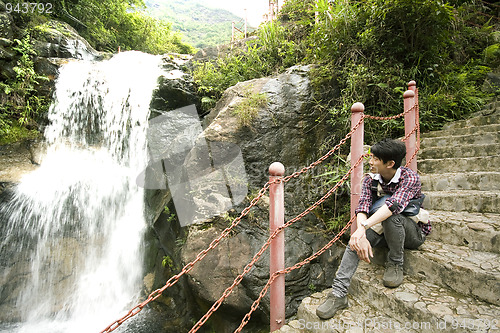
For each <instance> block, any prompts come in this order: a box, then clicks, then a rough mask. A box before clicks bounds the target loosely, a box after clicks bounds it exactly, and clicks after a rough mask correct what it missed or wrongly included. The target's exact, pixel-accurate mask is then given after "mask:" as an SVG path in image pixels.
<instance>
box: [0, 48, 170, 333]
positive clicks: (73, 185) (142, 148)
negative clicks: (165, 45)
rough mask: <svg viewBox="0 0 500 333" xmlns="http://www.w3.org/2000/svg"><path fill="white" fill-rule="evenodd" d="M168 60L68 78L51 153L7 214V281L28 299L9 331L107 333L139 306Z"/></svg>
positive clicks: (67, 71)
mask: <svg viewBox="0 0 500 333" xmlns="http://www.w3.org/2000/svg"><path fill="white" fill-rule="evenodd" d="M160 61H161V59H160V57H156V56H151V55H147V54H143V53H140V52H124V53H120V54H118V55H116V56H114V57H113V58H112V59H110V60H108V61H103V62H85V61H75V62H70V63H68V64H66V65H64V66H63V67H62V68H61V69H60V76H59V78H58V80H57V83H56V92H55V101H54V103H53V105H52V106H51V108H50V111H49V120H50V125H49V126H48V127H47V129H46V132H45V137H46V140H47V143H48V145H49V146H48V149H47V154H46V156H45V157H44V159H43V161H42V164H41V165H40V167H39V168H38V169H37V170H36V171H34V172H32V173H30V174H28V175H26V176H25V177H24V178H23V179H22V181H21V183H20V184H19V185H18V186H17V188H16V190H15V194H14V198H13V200H11V201H10V202H9V204H8V205H6V206H4V207H2V208H1V210H2V213H3V215H4V216H7V217H6V222H4V226H3V231H2V238H3V239H2V241H1V243H0V245H1V247H0V251H2V253H0V258H2V268H4V269H3V272H1V273H0V282H2V281H3V282H4V283H6V284H7V283H10V282H15V283H22V284H21V285H20V286H18V287H17V288H19V287H20V288H22V289H21V290H22V291H21V292H20V293H19V296H18V297H17V300H16V304H15V308H16V309H15V310H13V311H14V312H15V316H16V317H19V318H20V321H18V322H17V323H15V324H13V325H11V326H10V328H3V329H2V328H0V331H4V332H12V333H14V332H16V333H21V332H37V333H44V332H46V333H49V332H50V333H59V332H60V333H63V332H98V331H100V330H102V329H104V328H105V327H106V326H107V325H108V324H110V321H111V322H112V321H113V320H115V319H117V317H120V316H121V315H123V314H124V311H126V310H128V308H129V307H130V306H132V305H135V304H136V302H137V297H138V296H139V295H138V292H140V290H141V276H142V262H143V251H142V250H143V249H142V241H143V236H144V230H145V226H146V223H145V218H144V191H143V189H142V188H140V187H138V186H137V185H136V178H137V175H138V174H140V173H141V171H143V170H144V168H145V167H146V165H147V159H148V156H147V151H146V144H147V143H146V130H147V124H148V117H149V103H150V100H151V94H152V91H153V90H154V88H155V87H156V85H157V78H158V75H159V74H160V67H159V65H160ZM4 219H5V217H4ZM19 281H20V282H19ZM1 288H2V286H1V285H0V291H1Z"/></svg>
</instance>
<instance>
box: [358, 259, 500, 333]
mask: <svg viewBox="0 0 500 333" xmlns="http://www.w3.org/2000/svg"><path fill="white" fill-rule="evenodd" d="M383 273H384V268H383V267H382V266H378V265H369V264H366V263H364V262H362V263H361V264H360V266H359V268H358V271H357V272H356V274H355V275H354V278H353V280H352V284H351V293H352V294H353V296H354V297H355V298H356V299H357V300H358V302H360V303H362V304H363V303H366V304H370V305H371V306H373V307H375V308H378V309H382V310H383V311H384V313H385V314H386V315H388V316H390V317H392V318H396V319H398V321H401V322H405V323H409V324H410V326H412V325H416V326H415V327H417V326H418V331H420V332H488V331H489V329H488V326H490V327H491V326H492V323H493V324H496V323H497V322H496V321H495V320H496V319H497V318H499V315H500V307H498V306H496V305H493V304H488V303H486V302H482V301H480V300H477V299H475V298H473V297H469V296H463V295H460V294H457V293H456V292H453V291H450V289H448V288H444V287H440V286H438V285H436V284H433V283H431V282H429V281H428V278H427V277H425V276H419V275H416V276H405V277H404V281H403V284H402V285H401V286H399V287H398V288H395V289H388V288H386V287H384V286H383V285H382V276H383ZM462 323H463V324H465V325H463V326H465V327H460V326H461V324H462ZM467 323H470V325H469V326H467V325H466V324H467ZM488 324H489V325H488ZM496 326H498V325H496Z"/></svg>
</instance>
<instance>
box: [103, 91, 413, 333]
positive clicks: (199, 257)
mask: <svg viewBox="0 0 500 333" xmlns="http://www.w3.org/2000/svg"><path fill="white" fill-rule="evenodd" d="M417 92H418V91H416V94H417ZM416 96H417V95H416ZM414 108H415V109H416V126H415V128H414V129H413V130H412V132H410V133H409V134H408V135H407V137H409V136H410V135H411V134H413V133H414V132H415V131H417V138H418V140H417V149H416V151H415V153H414V154H413V156H412V157H411V159H410V160H409V161H408V162H407V165H408V164H409V162H410V161H411V160H412V159H413V158H414V157H415V156H416V154H417V152H418V150H419V148H420V141H419V140H420V124H419V121H418V111H419V110H418V103H417V104H415V105H414V106H413V107H412V108H409V109H408V110H405V111H404V112H402V113H400V114H398V115H395V116H390V117H377V116H371V115H366V114H363V115H362V116H361V119H360V120H359V121H358V122H357V123H356V125H354V126H353V127H352V128H351V130H350V131H349V133H347V135H346V136H345V137H344V138H343V139H342V140H340V141H339V143H338V144H337V145H336V146H335V147H333V148H332V149H331V150H329V151H328V152H327V153H326V154H325V155H323V156H322V157H320V158H319V159H318V160H316V161H315V162H313V163H311V164H310V165H308V166H307V167H304V168H302V169H301V170H299V171H296V172H294V173H292V174H290V175H288V176H286V177H282V178H278V179H277V180H276V181H277V182H284V183H286V182H288V181H289V180H290V179H292V178H297V177H298V176H300V175H301V174H303V173H305V172H307V171H309V170H311V169H313V168H314V167H316V166H317V165H318V164H320V163H322V162H323V161H324V160H326V159H327V158H328V157H330V156H331V155H333V153H334V152H335V151H337V150H338V149H339V148H340V147H341V146H342V145H343V144H345V143H346V142H347V140H348V139H349V138H350V137H351V136H352V134H353V133H354V132H355V131H356V130H357V129H358V128H359V127H360V126H361V124H362V123H363V121H364V119H365V118H368V119H375V120H390V119H397V118H400V117H402V116H404V115H405V114H406V113H408V112H410V111H411V110H412V109H414ZM407 137H405V138H404V139H403V141H405V140H406V139H407ZM364 157H365V155H362V156H361V157H360V159H359V160H358V161H357V162H356V164H355V165H353V166H352V167H351V168H350V169H349V171H348V173H347V174H346V175H344V177H342V179H341V180H340V181H339V182H338V183H337V184H336V185H335V186H334V187H333V188H332V189H330V191H328V192H327V194H325V195H324V196H323V197H322V198H321V199H320V200H318V201H317V202H316V203H315V204H313V205H311V206H310V207H309V208H307V209H306V210H305V211H303V212H302V213H301V214H299V215H297V216H296V217H295V218H293V219H292V220H290V221H289V222H287V223H286V224H285V225H283V226H281V227H279V228H278V229H276V230H275V232H274V233H273V234H272V235H271V236H270V237H269V238H268V240H267V242H266V243H265V244H264V246H263V247H262V248H261V250H260V251H259V252H257V253H256V254H255V256H254V258H253V259H252V261H251V262H250V263H249V264H247V266H245V269H244V271H243V273H242V274H240V275H238V277H237V278H236V279H235V280H234V282H233V285H231V286H230V287H228V288H227V289H226V290H225V291H224V293H223V295H222V296H221V298H219V300H218V301H217V302H215V303H214V305H213V306H212V308H211V309H210V310H209V311H208V312H207V313H206V314H205V316H203V317H202V318H201V319H200V320H199V321H198V323H197V324H196V325H195V326H194V327H193V328H192V329H191V331H190V333H191V332H193V333H194V332H196V331H197V330H198V329H199V328H200V327H201V326H202V325H203V324H204V323H205V322H206V320H208V318H209V317H210V316H211V314H212V313H213V312H215V311H216V310H217V309H218V308H219V307H220V305H221V304H222V302H223V301H224V299H226V298H227V297H228V296H229V295H230V294H231V293H232V290H233V289H234V288H235V287H236V286H237V285H238V284H239V283H240V282H241V280H242V278H243V276H244V275H245V274H246V273H248V272H249V271H250V269H251V267H252V266H253V265H254V264H255V262H256V261H257V260H258V259H259V258H260V256H262V254H263V253H264V251H265V250H266V249H267V248H268V247H269V245H270V242H271V241H272V240H273V239H274V238H275V237H276V235H277V234H278V233H279V232H280V231H282V230H283V229H285V228H287V227H288V226H290V225H291V224H293V223H294V222H296V221H298V220H300V219H301V218H302V217H304V216H305V215H307V214H309V213H310V212H311V211H312V210H313V209H315V208H316V207H317V206H319V205H320V204H321V203H322V202H324V201H325V200H326V199H327V198H328V197H330V196H331V194H332V193H334V192H335V191H336V190H337V188H338V187H339V186H340V185H341V184H342V183H343V182H344V181H345V180H346V179H347V177H348V176H349V175H350V174H351V173H352V170H354V168H355V167H356V166H358V165H359V164H360V163H361V161H362V160H363V158H364ZM272 183H273V182H271V181H269V182H267V183H266V184H265V185H264V186H263V187H262V188H261V189H260V191H259V192H258V195H257V196H256V197H255V198H254V199H253V200H252V201H251V202H250V204H249V206H247V207H246V208H245V209H243V211H242V212H241V214H240V215H239V216H238V217H237V218H235V219H234V220H233V221H232V223H231V225H230V226H229V227H227V228H226V229H224V230H223V231H222V233H221V234H220V236H219V237H217V238H216V239H214V240H213V241H212V242H211V243H210V245H209V246H208V247H207V248H206V249H205V250H203V251H201V252H200V253H198V255H197V256H196V258H195V259H194V260H193V261H191V262H189V263H188V264H186V265H185V266H184V267H183V269H182V270H181V271H180V272H179V273H178V274H176V275H174V276H172V277H171V278H170V279H169V280H168V281H167V282H166V284H165V285H164V286H163V287H162V288H160V289H157V290H155V291H153V292H152V293H151V294H150V295H149V296H148V298H147V299H146V300H145V301H143V302H141V303H139V304H138V305H136V306H135V307H134V308H132V309H131V310H130V311H129V312H128V313H127V314H126V315H124V316H123V317H121V318H120V319H118V320H116V321H114V322H113V323H112V324H110V325H109V326H108V327H106V328H105V329H104V330H103V331H101V333H108V332H112V331H114V330H115V329H117V328H118V327H119V326H120V325H121V324H123V323H124V322H125V321H126V320H128V319H130V318H131V317H133V316H135V315H136V314H138V313H139V312H140V311H141V310H142V309H143V308H144V307H145V306H146V305H147V304H149V303H150V302H152V301H155V300H156V299H158V298H159V297H160V296H161V294H162V293H163V292H164V291H165V290H166V289H167V288H169V287H171V286H173V285H174V284H176V283H177V282H178V281H179V279H180V278H181V276H182V275H184V274H186V273H189V272H190V271H191V270H192V269H193V267H194V265H195V264H196V263H197V262H199V261H201V260H202V259H203V258H205V257H206V255H207V254H208V252H209V251H210V250H212V249H214V248H215V247H217V245H218V244H219V243H220V241H221V240H222V239H223V238H226V237H227V236H228V235H229V234H230V232H231V231H232V229H233V228H234V227H236V226H237V225H238V224H239V223H240V221H241V219H242V218H243V217H244V216H246V215H247V214H248V213H249V211H250V209H251V208H252V207H253V206H255V205H256V204H257V202H258V201H259V200H260V199H261V198H262V197H263V196H264V194H265V193H266V191H267V190H268V189H269V187H270V185H271V184H272ZM352 220H353V219H351V221H349V223H348V224H347V225H346V226H345V227H344V229H342V231H341V233H339V234H338V235H337V237H335V238H334V239H333V240H332V241H331V242H330V243H328V244H330V245H329V246H328V247H330V246H331V245H332V244H333V243H334V242H335V241H336V240H337V239H338V238H340V236H341V235H342V234H343V233H344V232H345V230H347V227H348V226H349V225H351V223H352ZM328 244H327V245H328ZM328 247H326V248H324V250H323V249H322V250H323V251H321V250H320V251H321V253H323V252H324V251H325V250H326V249H327V248H328ZM320 251H319V252H318V253H317V255H316V256H315V257H314V258H316V257H317V256H319V255H320V254H321V253H320ZM310 258H311V259H310ZM310 258H308V259H309V261H311V260H313V259H314V258H312V257H310ZM308 259H306V260H304V261H303V262H301V263H299V264H301V265H300V266H297V265H299V264H296V265H295V266H292V267H289V268H287V269H286V270H284V271H280V272H276V273H275V274H273V276H272V277H271V278H270V279H269V281H268V284H266V287H265V288H264V289H263V290H262V292H264V294H263V295H262V296H261V297H259V299H258V300H257V301H258V302H260V300H261V299H262V297H264V295H265V294H266V293H267V289H268V288H269V285H270V284H271V283H272V281H274V279H276V277H277V276H278V275H279V274H283V273H284V274H286V273H288V272H290V271H292V270H293V269H296V268H299V267H301V266H303V265H305V264H306V263H307V262H309V261H308ZM296 266H297V267H296ZM294 267H296V268H294ZM287 270H289V271H288V272H286V271H287ZM271 279H272V280H271ZM262 292H261V294H262ZM257 301H256V302H257ZM258 302H257V305H256V306H255V308H254V306H253V305H252V310H251V312H253V311H255V309H256V308H257V306H258ZM254 303H255V302H254ZM251 312H250V313H249V314H247V316H248V319H247V322H248V320H249V318H250V314H251ZM245 318H246V316H245ZM244 320H245V319H244ZM242 324H243V322H242ZM245 325H246V323H244V324H243V326H245ZM243 326H241V328H243ZM241 328H238V330H237V332H239V331H241ZM235 332H236V331H235Z"/></svg>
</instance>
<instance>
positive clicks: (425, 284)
mask: <svg viewBox="0 0 500 333" xmlns="http://www.w3.org/2000/svg"><path fill="white" fill-rule="evenodd" d="M418 156H419V161H418V168H419V172H420V175H421V180H422V185H423V190H424V193H425V194H426V195H427V198H426V201H425V203H424V205H425V207H426V208H427V209H429V210H430V212H431V220H432V225H433V231H432V233H431V235H429V237H428V238H427V240H426V242H425V243H424V244H423V245H422V246H421V247H420V248H419V249H418V250H413V251H410V250H406V251H405V267H404V270H405V278H404V282H403V284H402V285H401V286H400V287H398V288H395V289H389V288H385V287H384V286H383V285H382V275H383V272H384V268H383V266H382V265H383V262H384V258H385V254H386V251H384V250H378V249H377V251H376V253H375V258H374V260H373V262H374V264H372V265H370V264H366V263H364V262H361V263H360V265H359V268H358V270H357V272H356V274H355V275H354V278H353V281H352V284H351V289H350V294H349V302H350V306H349V307H348V308H347V309H345V310H343V311H342V312H341V313H338V314H337V315H336V316H335V317H334V318H332V319H330V320H328V321H322V320H320V319H319V318H318V317H317V316H316V314H315V311H316V307H317V306H318V305H319V304H321V303H322V302H323V300H324V299H325V298H326V296H327V295H328V293H329V292H330V291H331V290H330V289H327V290H324V291H323V292H320V293H315V294H313V295H311V296H310V297H307V298H305V299H304V300H303V302H302V304H301V305H300V307H299V309H298V312H297V315H296V317H295V318H292V319H293V320H290V321H289V322H288V324H287V325H285V326H284V327H283V328H282V329H281V330H280V332H349V333H351V332H500V171H499V170H498V166H500V102H498V101H497V102H493V103H491V104H490V105H488V107H487V108H485V109H484V110H483V111H481V112H479V113H477V114H475V115H474V117H472V118H470V119H467V120H461V121H456V122H454V123H451V124H448V125H447V126H445V127H444V128H443V129H442V130H440V131H435V132H431V133H426V134H425V135H423V136H422V143H421V151H420V153H419V155H418ZM332 278H333V277H332Z"/></svg>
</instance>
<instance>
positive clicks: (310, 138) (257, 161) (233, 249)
mask: <svg viewBox="0 0 500 333" xmlns="http://www.w3.org/2000/svg"><path fill="white" fill-rule="evenodd" d="M309 70H310V68H309V67H307V66H296V67H292V68H290V69H289V70H287V71H286V72H285V73H283V74H281V75H278V76H276V77H268V78H262V79H256V80H251V81H248V82H242V83H238V84H237V85H236V86H234V87H231V88H229V89H228V90H226V92H225V93H224V95H223V97H222V99H221V100H220V101H219V103H218V104H217V106H216V107H215V108H214V109H213V110H212V112H211V113H210V114H209V115H208V116H207V117H206V118H205V119H204V131H203V136H204V139H206V140H207V142H209V144H214V143H232V144H234V145H236V146H238V147H239V149H240V150H241V154H242V156H243V160H244V164H245V169H246V179H247V183H248V188H249V189H248V193H255V191H256V190H258V189H260V188H261V187H262V186H263V185H264V183H265V182H266V181H267V180H268V177H269V175H268V171H267V170H268V168H269V165H270V164H271V163H272V162H275V161H280V162H282V163H283V164H284V165H285V168H286V172H285V174H286V175H287V174H290V173H292V172H293V171H295V170H297V169H299V168H302V167H303V166H306V165H308V164H309V163H310V162H312V161H313V160H315V156H314V154H315V152H317V151H318V146H319V144H320V143H321V142H322V138H323V137H324V135H325V133H326V131H325V129H324V127H323V126H322V125H321V124H320V125H317V123H316V122H315V119H317V118H318V116H319V115H318V114H317V113H316V112H317V111H314V110H312V108H311V104H312V103H311V102H312V98H313V91H312V89H311V87H310V82H309V77H308V72H309ZM259 94H261V95H263V96H265V99H266V103H264V105H259V106H257V114H256V116H255V118H254V119H253V120H252V121H251V123H250V125H247V126H243V125H242V124H241V123H240V122H239V121H238V115H236V114H235V111H234V110H235V109H236V108H237V107H238V105H239V104H241V103H245V101H247V100H249V99H251V98H252V96H255V95H259ZM249 108H250V107H249ZM306 179H307V177H306ZM309 182H312V181H311V180H310V179H309ZM309 185H311V184H309ZM307 186H308V184H307V180H304V177H302V179H301V180H300V181H290V182H289V183H287V184H285V198H286V199H285V200H286V201H285V207H286V208H285V210H286V211H285V220H286V221H288V220H289V219H291V218H292V217H294V216H295V215H297V214H298V213H299V212H301V211H303V209H304V208H305V207H307V206H309V205H310V204H311V203H312V202H314V201H315V200H314V201H313V200H312V199H311V198H313V197H314V198H315V199H316V200H317V199H318V198H319V197H316V193H313V194H309V196H308V194H307V193H304V191H305V190H304V188H306V187H307ZM268 201H269V198H268V197H267V196H265V197H264V198H262V199H261V201H259V203H258V204H257V205H256V206H255V207H253V208H252V209H251V210H250V214H249V216H247V217H245V218H243V219H242V221H241V222H240V224H239V225H238V226H237V227H235V228H234V229H233V231H232V232H231V234H230V236H229V237H228V239H223V240H222V241H221V242H220V244H219V246H218V247H217V248H215V249H213V250H212V251H210V252H209V253H208V255H207V256H206V257H205V258H204V259H203V260H202V261H201V262H199V263H198V264H197V265H196V266H195V267H194V268H193V270H191V271H190V272H189V273H188V282H189V285H190V288H191V292H192V293H193V295H194V296H195V298H196V299H197V300H198V302H200V303H202V304H205V305H207V306H208V307H210V306H211V305H212V304H213V303H214V302H215V301H216V300H217V299H218V298H219V297H220V296H221V295H222V292H223V291H224V290H225V289H226V288H227V287H228V286H230V285H231V284H232V283H233V280H234V279H235V278H236V276H237V275H238V274H240V273H241V272H243V269H244V267H245V265H246V264H247V263H248V262H249V261H250V260H251V259H252V257H253V256H254V255H255V254H256V253H257V252H258V251H259V250H260V248H261V246H262V245H263V244H264V243H265V242H266V240H267V238H268V237H269V222H268V221H269V217H268V210H269V206H268ZM248 202H249V200H245V201H244V202H243V203H241V204H239V205H237V207H235V209H234V210H233V211H230V213H229V214H225V215H223V216H221V217H215V218H211V219H207V220H206V221H205V222H204V223H200V224H197V225H191V226H189V234H188V236H187V238H186V241H185V244H184V246H183V247H182V252H181V253H182V262H183V264H187V263H188V262H190V261H192V260H194V259H195V258H196V255H197V254H198V253H199V252H200V251H201V250H203V249H206V248H207V247H208V246H209V244H210V243H211V242H212V240H213V239H214V238H216V237H217V236H219V235H220V233H221V232H222V230H223V229H224V228H226V227H227V226H229V225H230V223H231V221H232V220H233V219H234V217H236V216H238V215H239V213H240V212H241V211H242V210H243V209H244V208H245V207H246V205H248ZM317 224H318V221H317V220H316V219H315V217H314V216H307V217H305V218H303V219H302V221H299V222H296V224H294V225H293V226H292V227H290V228H288V229H286V231H285V244H286V245H285V247H286V250H285V261H286V263H285V266H286V267H288V266H293V265H294V264H295V263H297V262H300V261H302V260H304V259H305V258H307V257H309V256H310V255H312V254H313V253H314V252H316V251H317V250H319V249H320V248H321V247H322V246H323V245H324V244H326V243H327V242H328V241H329V239H330V236H328V235H326V234H324V233H322V232H317V231H318V228H317ZM314 231H316V232H314ZM337 252H338V250H333V249H332V250H331V251H330V252H329V253H328V255H325V256H321V257H320V258H318V259H317V260H315V261H313V262H312V263H311V264H307V265H305V266H303V267H302V268H300V269H297V270H294V271H292V272H291V273H290V274H288V275H287V277H286V280H287V292H286V295H287V296H286V304H287V309H286V313H287V315H291V314H293V313H294V312H295V311H296V309H297V307H298V304H299V302H300V300H301V299H302V298H304V297H306V296H307V295H309V294H310V293H311V290H314V289H315V288H324V287H326V286H329V285H330V283H331V281H332V278H333V276H334V272H335V270H336V267H337V263H338V261H339V259H340V253H337ZM268 278H269V252H268V251H267V252H265V253H264V254H263V255H262V257H261V258H260V260H259V261H258V262H257V263H256V264H255V265H254V267H253V268H252V269H251V270H250V272H249V273H248V274H247V275H245V277H244V278H243V280H242V282H241V284H240V285H239V286H238V287H237V288H236V289H235V291H234V293H233V294H232V295H230V296H229V297H228V298H227V299H226V300H225V301H224V305H223V307H222V312H223V313H222V314H215V317H216V318H218V320H219V321H224V327H226V328H227V329H231V328H232V329H234V328H235V327H237V326H238V325H239V322H240V321H241V319H242V317H243V316H244V315H245V313H247V312H248V311H249V310H250V306H251V305H252V303H253V301H254V300H255V299H257V298H258V296H259V293H260V291H261V290H262V288H263V287H264V285H265V284H266V283H267V280H268ZM268 297H269V296H268V295H267V296H266V297H265V298H264V299H263V300H262V302H261V303H260V307H259V310H258V311H257V313H256V314H255V317H254V318H257V319H258V320H261V321H262V322H263V323H265V322H268V314H269V298H268ZM228 313H230V314H232V317H231V316H229V317H228V316H227V314H228Z"/></svg>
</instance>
